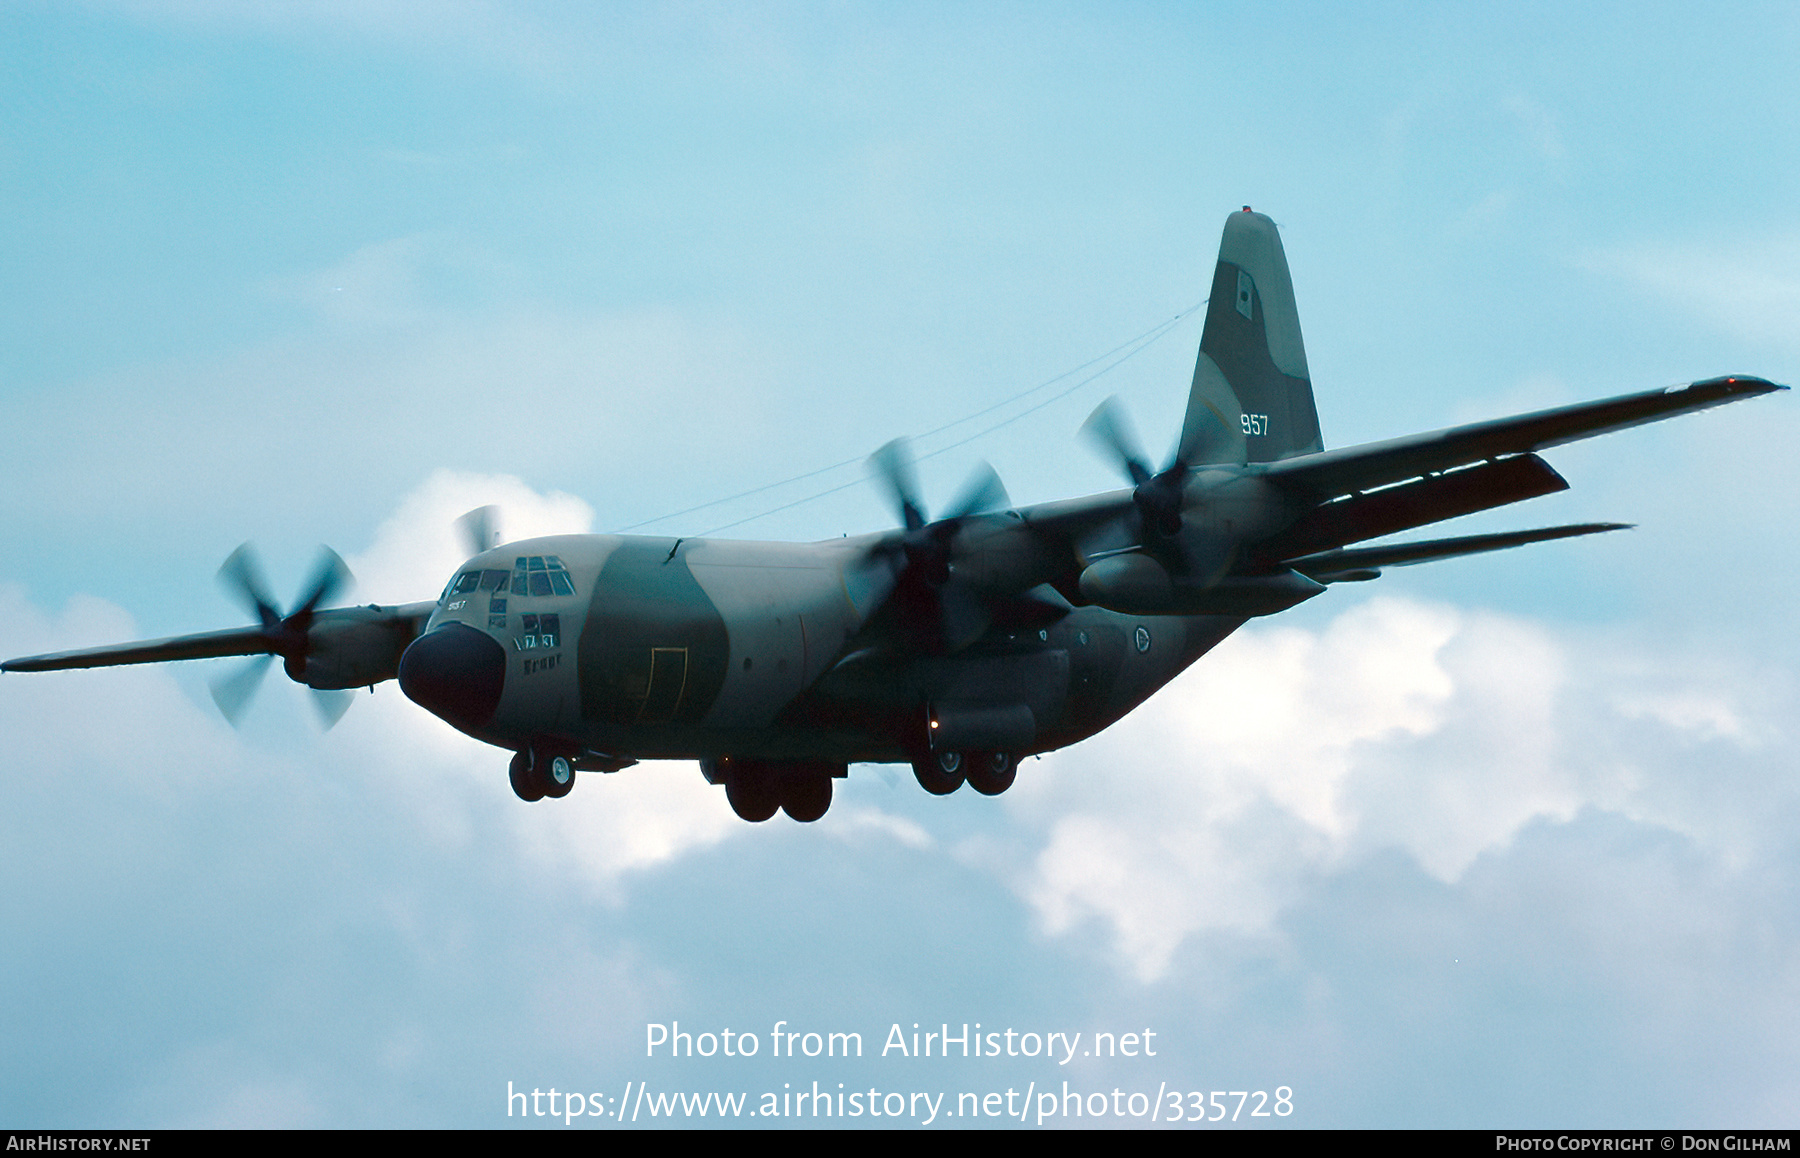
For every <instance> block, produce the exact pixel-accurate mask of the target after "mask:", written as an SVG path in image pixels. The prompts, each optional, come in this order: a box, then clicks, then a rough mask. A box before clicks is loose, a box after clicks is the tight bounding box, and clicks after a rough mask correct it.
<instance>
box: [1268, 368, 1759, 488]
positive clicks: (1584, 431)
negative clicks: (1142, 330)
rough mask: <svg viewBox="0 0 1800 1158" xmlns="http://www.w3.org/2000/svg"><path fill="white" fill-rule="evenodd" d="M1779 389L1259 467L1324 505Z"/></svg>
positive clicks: (1569, 412)
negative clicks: (1339, 498)
mask: <svg viewBox="0 0 1800 1158" xmlns="http://www.w3.org/2000/svg"><path fill="white" fill-rule="evenodd" d="M1786 389H1787V387H1786V386H1777V385H1776V384H1775V383H1773V382H1769V381H1766V380H1764V379H1762V378H1750V377H1742V376H1740V377H1733V378H1709V379H1707V380H1706V381H1704V382H1694V383H1690V384H1688V385H1686V386H1670V387H1668V388H1667V389H1665V390H1646V391H1643V392H1642V393H1638V394H1624V395H1621V396H1619V397H1617V398H1608V399H1604V400H1602V401H1600V402H1583V403H1579V404H1577V405H1575V406H1559V407H1557V408H1556V409H1554V410H1539V411H1537V412H1535V413H1532V414H1521V415H1518V416H1516V417H1513V418H1499V419H1495V420H1493V421H1490V422H1476V423H1472V424H1470V425H1468V426H1455V427H1451V428H1450V429H1448V430H1437V431H1433V432H1431V433H1429V434H1414V435H1410V436H1408V437H1405V438H1394V439H1389V440H1387V441H1385V442H1370V443H1364V444H1363V445H1361V446H1349V447H1344V448H1342V449H1339V450H1327V451H1321V452H1320V453H1318V454H1308V455H1303V456H1301V457H1299V458H1289V459H1283V460H1282V461H1280V462H1272V463H1269V464H1268V465H1267V466H1266V467H1264V468H1263V471H1264V475H1263V477H1265V478H1267V479H1269V480H1270V481H1271V482H1275V483H1278V484H1280V485H1281V486H1282V487H1284V488H1286V489H1288V490H1290V491H1293V492H1296V493H1298V494H1303V495H1306V496H1308V497H1311V498H1314V499H1329V498H1333V497H1335V496H1337V495H1347V494H1354V493H1356V492H1358V491H1365V490H1370V489H1373V488H1375V487H1380V486H1386V485H1388V484H1389V483H1397V482H1401V481H1404V480H1406V479H1409V478H1418V477H1419V476H1421V475H1425V474H1430V473H1432V472H1434V471H1443V470H1450V469H1452V468H1454V467H1458V466H1465V465H1467V464H1469V463H1474V462H1480V461H1481V460H1483V459H1492V458H1499V457H1502V456H1505V455H1513V454H1524V453H1526V452H1528V451H1533V450H1542V449H1544V448H1545V447H1550V446H1560V445H1562V444H1563V443H1565V442H1575V441H1578V440H1580V439H1583V438H1592V437H1594V436H1595V435H1597V434H1607V433H1610V432H1611V431H1614V430H1623V429H1625V428H1626V427H1629V426H1641V425H1643V424H1644V423H1646V422H1656V421H1658V420H1659V419H1663V418H1673V417H1674V416H1675V415H1677V414H1686V413H1688V412H1690V411H1694V410H1704V409H1706V408H1707V407H1709V406H1720V405H1723V404H1724V403H1727V402H1736V401H1738V400H1739V399H1743V398H1754V397H1756V396H1757V395H1759V394H1768V393H1771V392H1773V391H1776V390H1786Z"/></svg>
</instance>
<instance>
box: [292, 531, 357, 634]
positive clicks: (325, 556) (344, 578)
mask: <svg viewBox="0 0 1800 1158" xmlns="http://www.w3.org/2000/svg"><path fill="white" fill-rule="evenodd" d="M353 578H354V576H352V575H351V574H350V568H348V567H346V566H345V565H344V561H343V560H342V559H340V558H338V553H337V552H336V551H333V550H332V549H331V548H330V547H320V548H319V565H318V566H317V567H316V568H314V570H313V577H312V582H311V583H309V584H308V585H307V588H306V591H307V594H306V595H305V597H304V598H302V599H301V601H300V605H299V606H298V607H296V608H294V615H309V614H311V613H312V612H313V611H314V610H315V609H317V608H318V606H319V604H321V603H324V602H326V601H328V600H329V599H331V597H332V596H334V595H336V594H337V593H338V592H339V591H342V590H343V589H344V588H346V587H348V586H349V585H350V581H351V580H352V579H353ZM288 618H290V619H291V618H293V616H289V617H288Z"/></svg>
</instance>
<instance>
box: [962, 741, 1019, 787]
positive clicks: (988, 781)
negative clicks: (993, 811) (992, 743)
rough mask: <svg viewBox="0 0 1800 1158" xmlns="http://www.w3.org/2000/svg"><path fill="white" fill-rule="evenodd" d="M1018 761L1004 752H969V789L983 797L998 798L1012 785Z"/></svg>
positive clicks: (1017, 769) (1017, 771)
mask: <svg viewBox="0 0 1800 1158" xmlns="http://www.w3.org/2000/svg"><path fill="white" fill-rule="evenodd" d="M1018 774H1019V761H1018V758H1017V757H1015V756H1010V755H1008V754H1007V753H1005V752H970V753H969V787H970V788H973V789H974V790H975V791H977V792H979V793H981V794H982V795H983V796H998V795H1000V794H1001V793H1002V792H1005V791H1006V790H1007V789H1008V788H1011V787H1012V785H1013V778H1014V777H1016V776H1018Z"/></svg>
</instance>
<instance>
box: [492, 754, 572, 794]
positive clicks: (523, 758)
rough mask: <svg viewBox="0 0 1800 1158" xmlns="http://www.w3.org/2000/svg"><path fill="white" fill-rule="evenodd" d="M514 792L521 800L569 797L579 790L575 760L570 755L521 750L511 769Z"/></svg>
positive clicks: (509, 770) (510, 774)
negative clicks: (575, 788)
mask: <svg viewBox="0 0 1800 1158" xmlns="http://www.w3.org/2000/svg"><path fill="white" fill-rule="evenodd" d="M507 774H508V776H509V777H510V779H511V780H512V790H513V792H515V793H516V794H517V795H518V797H519V799H520V800H525V801H532V800H542V799H543V798H544V797H546V796H548V797H550V798H551V799H552V800H557V799H560V798H562V797H564V796H567V795H568V794H569V790H570V789H571V788H574V787H575V761H574V760H573V759H571V758H570V757H568V756H565V755H561V754H557V755H554V756H553V755H549V754H546V753H542V752H539V751H538V750H537V749H536V748H521V749H520V750H519V751H518V753H517V754H515V755H514V756H513V758H512V764H511V765H510V766H509V767H508V769H507Z"/></svg>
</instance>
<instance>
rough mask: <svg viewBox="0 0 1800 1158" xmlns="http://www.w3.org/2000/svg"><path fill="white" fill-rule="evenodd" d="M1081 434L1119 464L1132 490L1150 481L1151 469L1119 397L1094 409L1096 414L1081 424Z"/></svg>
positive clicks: (1109, 399)
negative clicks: (1146, 462) (1132, 487)
mask: <svg viewBox="0 0 1800 1158" xmlns="http://www.w3.org/2000/svg"><path fill="white" fill-rule="evenodd" d="M1081 433H1082V434H1084V435H1086V436H1087V438H1088V441H1089V442H1092V443H1093V444H1094V445H1095V446H1096V447H1098V448H1099V449H1100V450H1102V451H1104V452H1105V453H1106V454H1107V455H1108V456H1109V457H1111V458H1112V460H1113V461H1114V462H1116V463H1118V464H1119V466H1120V467H1121V468H1122V469H1123V470H1124V471H1125V477H1126V478H1128V479H1130V480H1131V485H1132V486H1134V487H1139V486H1143V485H1144V484H1145V483H1146V482H1148V481H1149V480H1150V477H1151V475H1150V468H1149V466H1148V465H1146V464H1145V460H1144V455H1143V452H1142V451H1141V450H1139V449H1138V440H1137V437H1136V436H1135V435H1134V434H1132V432H1131V423H1130V421H1129V420H1128V419H1127V418H1126V417H1125V410H1124V408H1123V407H1121V406H1120V405H1119V400H1118V399H1117V398H1116V397H1114V398H1108V399H1107V400H1106V401H1104V402H1102V403H1101V404H1100V405H1098V406H1096V407H1094V412H1093V413H1092V414H1090V415H1088V418H1087V421H1086V422H1084V423H1082V424H1081Z"/></svg>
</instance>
